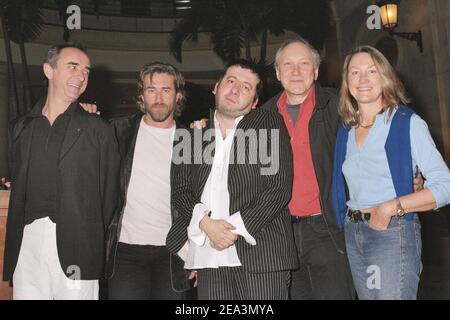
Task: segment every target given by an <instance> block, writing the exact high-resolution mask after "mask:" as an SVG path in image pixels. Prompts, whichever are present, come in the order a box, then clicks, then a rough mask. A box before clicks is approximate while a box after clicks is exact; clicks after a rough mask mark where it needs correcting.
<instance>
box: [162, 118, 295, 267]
mask: <svg viewBox="0 0 450 320" xmlns="http://www.w3.org/2000/svg"><path fill="white" fill-rule="evenodd" d="M209 123H210V124H211V125H212V124H213V121H209ZM206 129H207V128H206ZM237 129H243V130H247V129H268V133H269V134H268V137H269V139H267V140H268V141H267V144H268V147H267V148H266V150H269V151H270V150H271V149H270V146H271V142H272V140H273V141H275V140H274V139H272V136H271V135H270V129H279V131H278V132H279V139H278V140H279V143H278V148H277V150H278V154H279V168H278V171H277V172H276V173H275V174H273V175H262V174H261V169H262V168H267V167H268V165H263V164H262V163H261V161H260V157H257V160H258V161H257V163H255V164H250V163H249V161H248V160H249V155H251V154H254V153H256V154H257V155H258V153H259V141H258V146H253V147H252V148H250V146H251V144H250V143H249V142H248V140H247V141H246V143H245V150H237V148H238V146H239V145H241V144H239V143H236V139H235V142H234V143H233V147H232V148H233V149H232V150H234V151H235V155H236V156H235V159H238V158H239V157H240V155H245V163H243V164H241V163H239V162H238V163H236V162H237V161H235V162H234V163H231V161H230V166H229V174H228V188H229V193H230V212H237V211H240V213H241V217H242V219H243V221H244V225H245V227H246V228H247V230H248V231H249V233H250V234H251V235H252V236H253V237H254V238H255V239H256V242H257V244H256V246H251V245H249V244H247V243H246V242H245V240H244V239H242V238H239V239H238V241H237V242H236V247H237V251H238V256H239V259H240V261H241V263H242V265H243V268H244V269H245V270H246V271H248V272H251V273H263V272H273V271H282V270H290V269H295V268H296V267H297V264H298V262H297V255H296V251H295V245H294V239H293V233H292V225H291V221H290V214H289V210H288V207H287V205H288V203H289V201H290V198H291V191H292V174H293V170H292V153H291V147H290V141H289V136H288V133H287V131H286V128H285V126H284V124H283V120H282V118H281V116H280V115H279V114H278V113H276V112H272V111H268V110H263V109H257V110H254V111H252V112H250V113H249V114H247V115H246V116H245V117H244V118H243V119H242V120H241V121H240V122H239V124H238V126H237ZM191 135H192V136H193V131H192V130H191ZM192 140H193V139H192ZM209 144H210V142H208V141H206V142H203V148H202V150H197V155H196V154H195V152H193V154H192V155H191V156H192V159H194V157H195V156H197V157H198V156H200V153H203V151H204V150H205V149H206V148H208V149H207V150H210V148H211V146H210V145H209ZM212 144H213V143H212ZM199 149H200V148H199ZM193 150H194V149H193ZM263 153H264V152H263ZM250 159H251V157H250ZM192 163H193V160H192ZM210 171H211V165H210V164H207V163H201V164H194V163H193V164H180V165H175V164H173V163H172V171H171V188H172V192H171V202H172V211H173V213H174V217H175V220H174V222H173V226H172V228H171V230H170V231H169V234H168V236H167V240H166V244H167V247H168V248H169V250H171V251H172V252H173V253H176V252H178V251H179V250H180V249H181V247H182V246H183V244H184V243H185V241H186V239H187V231H186V228H187V226H188V224H189V221H190V219H191V216H192V211H193V208H194V206H195V204H197V203H198V202H200V198H201V195H202V192H203V188H204V186H205V183H206V180H207V179H208V176H209V173H210Z"/></svg>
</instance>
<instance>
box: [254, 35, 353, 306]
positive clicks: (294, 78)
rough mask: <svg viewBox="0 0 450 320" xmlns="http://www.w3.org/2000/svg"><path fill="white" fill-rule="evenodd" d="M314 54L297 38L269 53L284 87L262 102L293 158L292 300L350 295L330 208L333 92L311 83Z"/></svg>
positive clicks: (315, 66)
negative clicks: (278, 122)
mask: <svg viewBox="0 0 450 320" xmlns="http://www.w3.org/2000/svg"><path fill="white" fill-rule="evenodd" d="M319 65H320V55H319V53H318V52H317V50H316V49H314V48H313V47H312V46H311V45H310V44H309V43H308V42H307V41H306V40H304V39H302V38H298V39H291V40H288V41H286V42H285V43H283V44H282V45H281V47H280V48H279V49H278V52H277V53H276V56H275V71H276V74H277V78H278V80H279V81H280V82H281V84H282V86H283V88H284V91H283V92H281V93H280V94H278V95H277V96H275V97H273V98H272V99H271V100H269V101H268V102H267V103H266V104H264V105H263V106H262V108H263V109H269V110H275V111H278V112H279V113H280V114H281V115H282V117H283V119H284V123H285V125H286V127H287V129H288V131H289V135H290V137H291V146H292V151H293V158H294V181H293V190H292V199H291V202H290V203H289V209H290V213H291V219H292V223H293V228H294V237H295V243H296V246H297V255H298V258H299V261H300V268H299V269H297V270H295V271H293V273H292V285H291V290H290V293H291V298H292V299H354V297H355V294H354V288H353V282H352V278H351V274H350V268H349V265H348V260H347V256H346V254H345V242H344V234H343V232H342V231H340V230H339V229H338V228H337V224H336V220H335V217H334V214H333V211H332V208H331V178H332V169H333V154H334V145H335V140H336V132H337V126H338V121H339V117H338V113H337V93H336V91H335V90H333V89H326V88H322V87H321V86H320V85H319V84H318V83H317V82H316V80H317V76H318V72H319Z"/></svg>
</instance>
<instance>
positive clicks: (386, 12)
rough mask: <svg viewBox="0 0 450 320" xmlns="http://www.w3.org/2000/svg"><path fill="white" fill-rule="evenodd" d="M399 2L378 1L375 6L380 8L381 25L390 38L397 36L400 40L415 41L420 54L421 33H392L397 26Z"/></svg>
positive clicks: (421, 47) (395, 0) (398, 0)
mask: <svg viewBox="0 0 450 320" xmlns="http://www.w3.org/2000/svg"><path fill="white" fill-rule="evenodd" d="M399 3H400V0H378V1H377V6H378V7H380V16H381V23H382V24H383V28H385V29H386V30H388V31H389V34H390V35H391V36H398V37H401V38H405V39H408V40H410V41H415V42H416V43H417V46H418V47H419V50H420V52H423V44H422V31H420V30H419V31H418V32H394V28H395V27H396V26H397V22H398V20H397V19H398V17H397V7H398V5H399Z"/></svg>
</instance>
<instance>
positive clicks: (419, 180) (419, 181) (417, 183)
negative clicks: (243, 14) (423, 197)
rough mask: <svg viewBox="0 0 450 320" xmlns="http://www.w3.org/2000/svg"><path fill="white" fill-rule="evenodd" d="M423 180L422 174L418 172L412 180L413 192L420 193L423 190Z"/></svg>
mask: <svg viewBox="0 0 450 320" xmlns="http://www.w3.org/2000/svg"><path fill="white" fill-rule="evenodd" d="M424 182H425V179H424V178H423V175H422V172H419V174H418V175H417V177H416V178H414V180H413V187H414V192H417V191H420V190H422V189H423V183H424Z"/></svg>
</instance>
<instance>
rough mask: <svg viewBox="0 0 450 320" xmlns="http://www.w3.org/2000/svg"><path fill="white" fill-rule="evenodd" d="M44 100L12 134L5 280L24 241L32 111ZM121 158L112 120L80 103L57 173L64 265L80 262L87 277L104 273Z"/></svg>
mask: <svg viewBox="0 0 450 320" xmlns="http://www.w3.org/2000/svg"><path fill="white" fill-rule="evenodd" d="M44 101H45V100H44ZM75 103H77V102H75ZM42 104H43V101H42V100H41V101H40V102H39V103H38V104H36V106H35V107H34V108H33V110H32V111H31V112H29V113H27V114H26V115H24V116H23V117H21V118H19V119H18V121H17V122H16V124H15V125H14V126H13V129H12V132H11V134H10V139H11V141H10V148H11V149H10V169H11V174H12V190H11V199H10V203H9V212H8V220H7V226H6V240H5V254H4V269H3V279H4V280H5V281H8V280H11V278H12V275H13V273H14V270H15V268H16V264H17V260H18V257H19V252H20V247H21V244H22V237H23V229H24V213H25V212H24V208H25V201H26V189H27V187H26V183H27V169H28V163H29V159H30V154H29V153H30V146H31V141H32V140H31V139H32V133H33V127H34V125H33V124H34V123H35V122H33V121H32V120H33V118H32V116H31V114H32V113H33V112H36V110H35V108H40V109H42ZM77 104H78V103H77ZM119 164H120V159H119V153H118V148H117V142H116V140H115V137H114V133H113V131H112V128H111V127H110V125H109V124H108V123H107V122H106V121H104V120H102V119H101V118H99V117H98V116H96V115H93V114H89V113H87V112H85V111H84V110H83V109H82V108H81V106H79V105H78V106H77V108H76V109H75V112H74V114H73V115H72V116H71V119H70V122H69V124H68V126H67V131H66V135H65V138H64V141H63V143H62V147H61V152H60V158H59V164H58V171H57V173H56V174H57V186H58V195H57V202H58V209H57V213H56V242H57V247H58V256H59V261H60V263H61V267H62V269H63V271H64V272H65V273H66V275H67V276H68V277H69V276H70V275H72V272H73V271H72V272H71V270H72V268H68V267H70V266H78V267H79V268H80V271H81V274H80V277H81V280H94V279H100V278H101V277H102V276H103V272H104V264H105V231H106V227H107V226H108V224H109V222H110V220H111V217H112V216H113V213H114V210H115V207H116V203H117V195H118V188H119V185H118V172H119ZM42 183H45V181H42Z"/></svg>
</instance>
